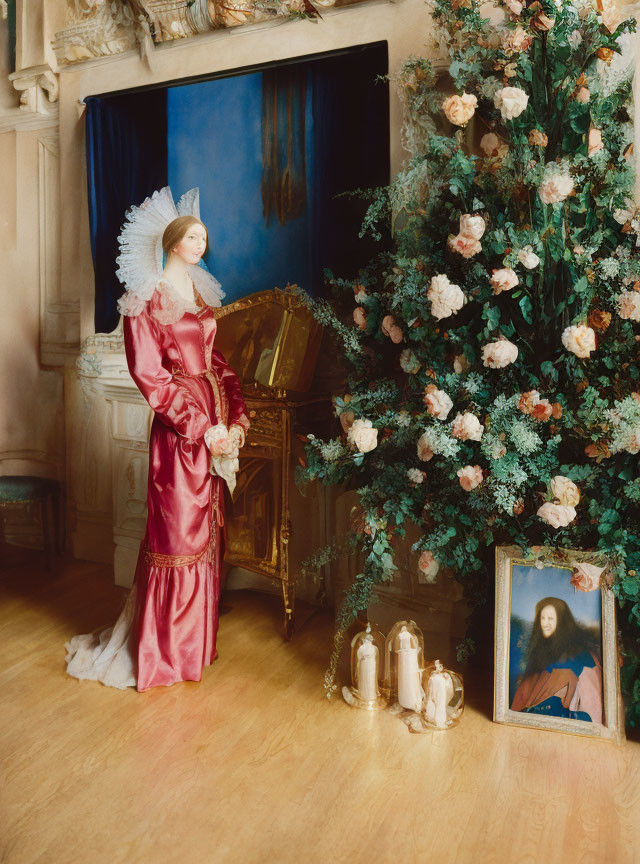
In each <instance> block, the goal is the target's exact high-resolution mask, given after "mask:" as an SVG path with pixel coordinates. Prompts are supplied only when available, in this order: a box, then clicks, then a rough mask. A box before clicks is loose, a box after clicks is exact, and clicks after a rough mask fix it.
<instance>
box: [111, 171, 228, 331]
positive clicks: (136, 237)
mask: <svg viewBox="0 0 640 864" xmlns="http://www.w3.org/2000/svg"><path fill="white" fill-rule="evenodd" d="M179 216H194V217H195V218H196V219H200V193H199V191H198V189H197V187H196V188H195V189H190V190H189V191H188V192H185V194H184V195H183V196H182V197H181V198H180V200H179V201H178V204H177V206H176V204H175V203H174V200H173V195H172V194H171V189H170V188H169V186H165V187H164V188H163V189H160V190H158V191H157V192H154V193H153V195H152V196H151V197H150V198H146V199H145V200H144V201H143V202H142V204H141V205H140V206H139V207H137V206H133V207H131V208H130V209H129V210H128V211H127V214H126V217H125V222H124V225H123V226H122V230H121V232H120V234H119V236H118V245H119V246H120V254H119V255H118V257H117V258H116V263H117V264H118V269H117V270H116V276H117V277H118V279H119V280H120V281H121V282H122V284H123V285H124V286H125V288H126V289H127V291H126V294H125V296H124V297H121V298H120V301H119V302H118V308H119V310H120V311H121V312H122V313H123V314H128V315H131V314H134V315H135V314H138V313H139V312H140V311H142V308H143V307H144V303H146V301H147V300H150V299H151V296H152V295H153V292H154V290H155V289H156V288H157V287H158V284H159V283H161V282H162V283H164V285H165V286H168V288H169V289H170V290H171V285H170V284H169V283H168V282H167V280H166V279H165V277H164V276H163V273H162V269H163V249H162V235H163V234H164V231H165V229H166V227H167V225H169V223H170V222H173V220H174V219H177V218H178V217H179ZM187 270H188V273H189V275H190V276H191V278H192V279H193V283H194V285H195V286H196V290H197V291H198V293H199V294H200V296H201V297H202V299H203V300H204V302H205V303H206V304H207V306H220V305H221V300H222V298H223V297H224V291H223V290H222V288H221V287H220V283H219V282H218V280H217V279H215V278H214V277H213V276H212V275H211V273H209V271H208V270H205V269H204V267H200V266H199V265H197V264H187ZM132 295H133V296H132Z"/></svg>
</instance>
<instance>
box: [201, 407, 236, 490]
mask: <svg viewBox="0 0 640 864" xmlns="http://www.w3.org/2000/svg"><path fill="white" fill-rule="evenodd" d="M204 441H205V444H206V445H207V447H208V448H209V450H210V451H211V460H210V463H209V471H210V473H211V474H217V475H218V477H222V479H223V480H224V481H225V483H226V484H227V486H228V487H229V492H230V493H231V494H232V495H233V492H234V490H235V488H236V474H237V473H238V469H239V468H240V461H239V459H238V456H239V452H240V447H242V445H243V444H244V429H243V428H242V427H241V426H237V425H233V426H232V427H231V429H227V427H226V426H225V425H224V423H218V424H217V425H216V426H211V427H209V429H207V431H206V432H205V433H204Z"/></svg>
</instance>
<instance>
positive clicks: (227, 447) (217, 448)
mask: <svg viewBox="0 0 640 864" xmlns="http://www.w3.org/2000/svg"><path fill="white" fill-rule="evenodd" d="M204 442H205V444H206V445H207V447H208V448H209V452H210V453H211V455H212V456H215V457H218V456H224V455H226V454H229V453H232V452H233V450H234V449H235V446H236V445H235V444H234V442H233V440H232V438H231V435H230V434H229V430H228V429H227V427H226V426H225V425H224V423H218V425H217V426H211V427H210V428H209V429H207V431H206V432H205V433H204Z"/></svg>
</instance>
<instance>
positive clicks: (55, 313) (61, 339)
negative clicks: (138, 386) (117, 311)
mask: <svg viewBox="0 0 640 864" xmlns="http://www.w3.org/2000/svg"><path fill="white" fill-rule="evenodd" d="M60 209H61V201H60V144H59V135H58V132H57V130H55V131H54V130H50V131H46V132H43V133H42V134H41V135H40V136H39V137H38V219H39V226H38V227H39V257H40V359H41V362H42V363H43V364H45V365H49V366H62V365H64V363H65V360H66V358H68V357H69V356H70V355H76V354H77V353H78V344H79V333H80V302H79V301H78V300H72V301H69V300H65V299H64V298H63V297H62V292H61V284H60V231H61V223H60Z"/></svg>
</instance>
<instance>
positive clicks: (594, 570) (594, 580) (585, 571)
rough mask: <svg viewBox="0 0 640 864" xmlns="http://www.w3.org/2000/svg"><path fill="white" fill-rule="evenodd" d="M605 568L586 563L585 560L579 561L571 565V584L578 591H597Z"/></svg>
mask: <svg viewBox="0 0 640 864" xmlns="http://www.w3.org/2000/svg"><path fill="white" fill-rule="evenodd" d="M605 569H606V568H605V567H596V565H595V564H587V563H586V562H585V561H581V562H580V563H579V564H575V565H574V567H573V575H572V576H571V584H572V585H573V587H574V588H577V589H578V591H585V592H586V591H597V590H598V588H599V587H600V581H601V579H602V574H603V573H604V571H605Z"/></svg>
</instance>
